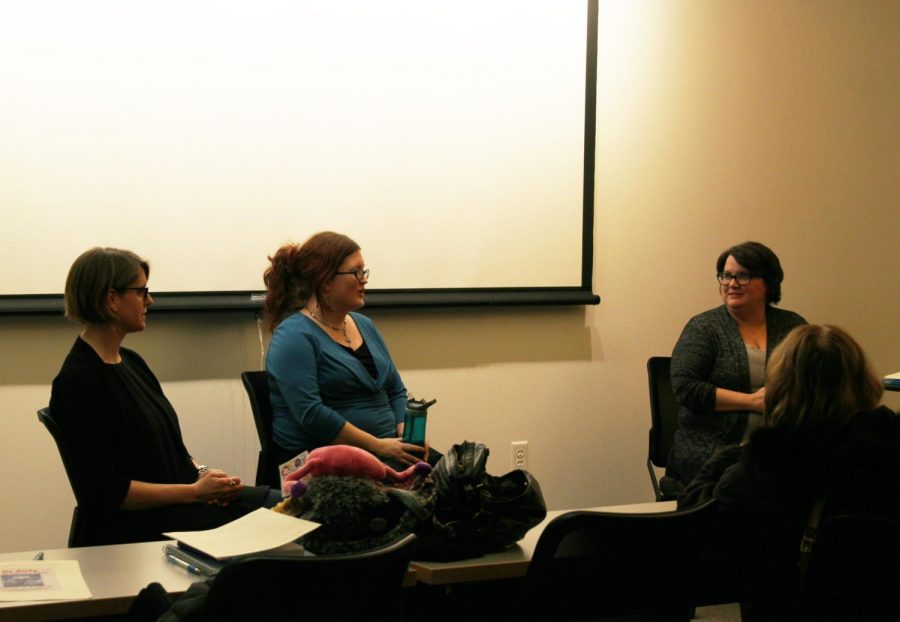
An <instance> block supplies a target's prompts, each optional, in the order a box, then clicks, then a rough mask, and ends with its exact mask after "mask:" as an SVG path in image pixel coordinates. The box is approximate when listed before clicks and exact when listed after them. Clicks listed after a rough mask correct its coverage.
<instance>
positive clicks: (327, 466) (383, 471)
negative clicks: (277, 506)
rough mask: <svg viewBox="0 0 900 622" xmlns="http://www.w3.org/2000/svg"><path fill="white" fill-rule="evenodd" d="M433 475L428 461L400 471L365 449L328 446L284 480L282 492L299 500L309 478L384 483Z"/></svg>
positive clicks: (317, 451) (315, 450) (314, 451)
mask: <svg viewBox="0 0 900 622" xmlns="http://www.w3.org/2000/svg"><path fill="white" fill-rule="evenodd" d="M430 472H431V465H430V464H428V463H427V462H417V463H416V464H414V465H412V466H411V467H409V468H408V469H406V470H405V471H401V472H399V473H398V472H397V471H395V470H394V469H392V468H391V467H389V466H387V465H386V464H384V463H383V462H382V461H381V460H379V459H378V458H376V457H375V456H373V455H372V454H370V453H369V452H368V451H366V450H365V449H360V448H359V447H353V446H352V445H327V446H325V447H319V448H317V449H313V450H312V451H311V452H309V456H307V458H306V462H305V463H304V464H303V466H302V467H300V468H299V469H298V470H296V471H294V472H293V473H291V474H290V475H288V476H287V477H285V478H284V485H283V486H282V491H283V492H284V494H285V496H292V497H299V496H301V495H302V494H303V493H304V492H306V482H303V481H301V478H303V477H306V476H307V475H310V476H313V477H317V476H319V475H341V476H346V477H362V478H366V479H372V480H376V481H381V480H384V479H390V480H393V481H396V482H403V481H406V480H407V479H409V478H410V477H412V476H413V475H418V474H426V473H430Z"/></svg>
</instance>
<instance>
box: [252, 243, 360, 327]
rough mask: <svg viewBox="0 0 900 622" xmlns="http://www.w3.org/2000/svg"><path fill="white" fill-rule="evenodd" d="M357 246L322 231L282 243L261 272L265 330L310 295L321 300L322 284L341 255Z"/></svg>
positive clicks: (346, 254)
mask: <svg viewBox="0 0 900 622" xmlns="http://www.w3.org/2000/svg"><path fill="white" fill-rule="evenodd" d="M358 250H359V244H357V243H356V242H354V241H353V240H351V239H350V238H349V237H347V236H346V235H344V234H342V233H334V232H333V231H322V232H320V233H316V234H315V235H313V236H312V237H311V238H309V239H308V240H306V241H305V242H304V243H303V244H285V245H284V246H282V247H281V248H279V249H278V250H277V251H275V254H274V255H273V256H271V257H269V258H268V259H269V267H268V268H266V271H265V272H264V273H263V282H264V283H265V284H266V302H265V304H264V306H263V309H264V311H265V314H266V317H267V321H268V325H269V330H270V331H272V332H274V331H275V328H276V327H277V326H278V324H280V323H281V321H282V320H283V319H284V318H286V317H287V316H288V315H290V314H291V313H293V312H294V311H297V310H299V309H301V308H303V307H304V306H305V305H306V303H307V302H308V301H309V299H310V298H311V297H312V296H313V295H315V296H316V298H317V299H318V300H319V303H320V304H322V303H323V302H324V301H323V297H322V287H323V286H324V285H325V283H326V282H327V281H328V280H329V279H331V278H332V277H334V273H335V272H337V271H338V270H339V269H340V266H341V264H342V263H343V261H344V259H346V258H347V257H349V256H350V255H352V254H353V253H355V252H356V251H358Z"/></svg>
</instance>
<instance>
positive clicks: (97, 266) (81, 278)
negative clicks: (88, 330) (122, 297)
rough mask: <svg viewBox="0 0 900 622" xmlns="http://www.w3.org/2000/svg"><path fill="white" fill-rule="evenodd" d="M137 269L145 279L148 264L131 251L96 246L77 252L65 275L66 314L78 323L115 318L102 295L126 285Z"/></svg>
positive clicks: (103, 321)
mask: <svg viewBox="0 0 900 622" xmlns="http://www.w3.org/2000/svg"><path fill="white" fill-rule="evenodd" d="M141 269H143V270H144V275H145V276H147V277H148V278H149V277H150V264H149V263H148V262H147V260H146V259H141V258H140V257H138V256H137V255H135V254H134V253H132V252H131V251H126V250H122V249H119V248H99V247H97V248H92V249H90V250H87V251H85V252H83V253H81V255H79V256H78V259H76V260H75V262H74V263H73V264H72V267H71V268H69V275H68V277H66V293H65V307H66V317H67V318H69V319H71V320H76V321H78V322H81V323H82V324H109V323H110V322H112V321H113V320H114V319H115V317H114V316H113V315H112V314H111V313H110V311H109V309H108V308H107V307H106V295H107V294H108V293H109V290H111V289H117V288H120V287H128V285H129V284H131V282H132V281H134V280H135V279H136V278H137V276H138V272H139V271H140V270H141Z"/></svg>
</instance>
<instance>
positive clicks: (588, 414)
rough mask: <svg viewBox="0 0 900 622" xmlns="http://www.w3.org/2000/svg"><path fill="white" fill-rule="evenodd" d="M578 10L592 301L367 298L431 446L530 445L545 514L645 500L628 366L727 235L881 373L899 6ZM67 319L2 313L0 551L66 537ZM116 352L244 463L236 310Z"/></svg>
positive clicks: (248, 428) (892, 219) (662, 348)
mask: <svg viewBox="0 0 900 622" xmlns="http://www.w3.org/2000/svg"><path fill="white" fill-rule="evenodd" d="M600 19H601V26H600V39H601V41H600V62H599V85H598V96H599V101H600V103H599V105H598V139H597V141H598V146H597V177H596V179H597V196H596V199H597V209H596V227H595V236H594V239H595V290H596V291H597V292H598V293H599V294H600V295H601V296H602V297H603V302H602V304H601V305H600V306H599V307H591V308H562V309H556V308H549V309H477V310H474V309H473V310H423V311H386V310H383V311H372V313H371V315H372V316H373V317H374V319H375V320H376V322H377V323H378V325H379V327H380V328H381V330H382V332H383V333H384V335H385V337H386V339H387V341H388V343H389V344H390V346H391V349H392V352H393V354H394V358H395V360H396V363H397V365H398V367H399V368H400V370H401V372H402V373H403V376H404V379H405V381H406V383H407V385H408V387H409V389H410V391H411V392H412V393H413V394H415V395H416V396H422V397H436V398H438V400H439V401H438V404H437V405H436V406H435V407H434V408H433V410H432V413H433V416H432V417H431V418H430V420H429V437H430V438H431V440H432V442H433V444H434V445H435V446H436V447H437V448H438V449H444V448H446V447H447V446H449V445H450V444H452V443H454V442H458V441H461V440H463V439H477V440H481V441H483V442H485V443H486V444H487V445H488V446H489V447H490V448H491V450H492V456H491V459H490V461H489V463H488V467H489V470H490V471H492V472H495V473H501V472H505V471H506V470H508V469H509V468H510V455H509V454H510V450H509V445H510V442H511V441H516V440H528V441H529V447H530V459H531V470H532V471H533V472H534V473H535V475H536V476H537V477H538V479H539V480H540V482H541V484H542V487H543V489H544V492H545V496H546V498H547V501H548V504H549V505H550V506H551V507H552V508H568V507H577V506H590V505H598V504H614V503H625V502H635V501H646V500H650V499H651V489H650V485H649V482H648V481H647V474H646V471H645V468H644V461H645V457H646V443H647V441H646V435H647V426H648V422H649V415H648V412H647V389H646V374H645V367H644V366H645V362H646V359H647V357H649V356H652V355H657V354H668V353H669V352H670V351H671V348H672V345H673V343H674V341H675V340H676V338H677V337H678V334H679V332H680V330H681V328H682V326H683V325H684V323H685V322H686V321H687V319H688V318H689V317H690V316H691V315H693V314H695V313H698V312H700V311H703V310H705V309H707V308H710V307H712V306H714V305H716V304H717V303H718V298H717V294H716V285H715V281H714V277H713V271H714V266H713V262H714V260H715V257H716V256H717V255H718V253H719V252H720V251H721V250H722V249H724V248H725V247H727V246H728V245H730V244H732V243H735V242H740V241H744V240H746V239H758V240H761V241H763V242H765V243H767V244H769V245H770V246H772V248H773V249H775V251H776V252H777V253H778V254H779V255H780V257H781V259H782V262H783V265H784V267H785V271H786V273H787V278H786V280H785V283H784V299H783V302H782V306H783V307H784V308H788V309H792V310H795V311H798V312H800V313H801V314H803V315H804V316H806V317H807V319H809V320H810V321H813V322H831V323H836V324H839V325H841V326H843V327H845V328H847V329H848V330H849V331H850V332H851V333H852V334H853V335H855V336H856V337H857V338H858V339H859V340H860V341H861V343H862V344H863V346H864V347H865V348H866V350H867V351H868V352H869V354H870V355H871V358H872V361H873V363H874V365H875V367H876V371H877V372H878V373H879V374H886V373H890V372H894V371H897V370H898V369H900V331H898V329H897V309H898V302H900V298H898V293H897V292H898V288H897V286H896V277H895V276H894V274H893V273H894V272H895V271H896V269H897V267H898V266H900V251H898V226H897V220H898V205H900V173H898V172H900V147H898V145H900V123H898V122H897V114H896V110H897V108H898V102H900V3H897V2H895V1H893V0H883V1H877V0H867V1H861V2H848V1H843V0H842V1H825V0H818V1H816V2H812V1H805V0H793V1H788V2H785V1H784V0H766V1H760V0H756V1H753V2H751V1H749V0H748V1H743V2H737V1H728V0H717V1H711V0H710V1H700V0H691V1H688V0H681V1H676V2H673V1H669V0H666V1H663V0H660V1H657V2H651V1H644V2H640V1H635V0H630V1H627V2H626V1H625V0H622V1H621V2H604V1H602V0H601V15H600ZM361 241H362V243H363V244H365V240H361ZM151 259H152V258H151ZM373 286H374V287H377V286H378V283H377V282H375V283H373ZM76 330H77V329H76V327H75V326H73V325H71V324H68V323H66V322H65V321H64V320H62V319H60V318H48V317H37V318H0V434H2V439H3V441H2V446H3V452H2V454H0V481H2V491H0V492H2V499H3V501H2V503H3V517H2V519H0V521H2V523H0V526H2V528H0V550H2V551H14V550H28V549H36V548H50V547H57V546H63V545H64V543H65V537H66V530H67V527H68V521H69V516H70V511H71V507H72V505H73V498H72V496H71V492H70V490H69V487H68V482H67V480H66V478H65V474H64V472H63V470H62V466H61V463H60V461H59V457H58V454H57V453H56V450H55V447H54V445H53V443H52V440H51V439H50V437H49V435H48V434H47V433H46V431H44V430H43V428H42V426H40V424H39V423H38V422H37V419H36V417H35V409H36V408H37V407H39V406H42V405H44V404H46V403H47V400H48V399H49V380H50V379H51V378H52V376H53V374H54V373H55V372H56V370H57V368H58V366H59V364H60V362H61V360H62V358H63V356H64V354H65V352H66V350H67V349H68V347H69V345H70V343H71V340H72V339H73V338H74V336H75V334H76ZM126 345H128V346H131V347H134V348H136V349H137V350H138V351H140V352H141V353H142V354H143V355H144V356H145V358H147V360H148V361H149V363H150V365H151V367H152V368H153V369H154V370H156V372H157V373H158V375H159V376H160V378H161V380H162V381H163V383H164V386H165V389H166V391H167V393H168V395H169V397H170V398H171V399H172V401H173V402H174V403H175V405H176V408H177V409H178V411H179V415H180V417H181V421H182V426H183V428H184V432H185V436H186V440H187V443H188V446H189V447H190V448H191V450H192V451H193V453H195V454H196V455H197V456H199V457H200V458H202V459H203V460H204V461H205V462H207V463H209V464H211V465H216V466H222V467H225V468H226V469H230V470H233V471H235V472H237V473H238V474H240V475H242V476H243V477H245V478H248V479H249V478H252V476H253V470H254V467H255V452H256V450H257V446H256V440H255V436H254V431H253V426H252V421H251V417H250V413H249V406H248V405H247V404H246V400H245V398H244V395H243V390H242V388H241V386H240V383H239V381H238V380H237V375H238V373H239V372H240V371H241V370H243V369H254V368H257V367H258V366H259V357H260V346H259V341H258V335H257V326H256V322H255V320H254V318H253V316H252V314H240V313H235V314H229V313H226V314H203V315H185V316H178V315H157V316H152V317H151V321H150V329H149V330H148V331H147V332H145V333H143V334H140V335H134V336H132V337H129V339H128V341H127V342H126ZM885 401H886V403H888V404H889V405H891V406H892V407H893V408H895V409H897V408H898V407H900V394H891V395H889V396H888V397H887V398H886V400H885Z"/></svg>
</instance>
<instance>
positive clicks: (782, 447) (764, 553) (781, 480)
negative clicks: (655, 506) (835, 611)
mask: <svg viewBox="0 0 900 622" xmlns="http://www.w3.org/2000/svg"><path fill="white" fill-rule="evenodd" d="M710 496H712V497H715V498H716V499H717V500H718V502H719V507H720V510H721V515H722V519H723V522H724V523H725V524H724V527H725V529H724V532H725V533H726V534H727V536H726V538H727V541H726V546H728V547H730V550H729V551H727V552H726V553H724V554H723V558H724V559H730V560H732V561H733V562H734V563H735V564H740V566H741V568H740V576H741V577H742V578H743V581H744V584H745V588H746V593H747V594H748V599H749V600H754V599H756V598H760V599H763V600H767V601H780V602H782V603H785V602H788V601H790V600H791V599H792V598H793V597H794V595H795V594H796V589H797V581H798V566H797V562H798V559H799V544H800V539H801V536H802V534H803V530H804V528H805V526H806V524H807V522H808V520H809V515H810V510H811V507H812V505H813V502H814V501H815V500H816V499H817V498H819V497H823V496H824V498H825V511H824V514H823V520H825V517H828V516H836V515H841V514H854V515H864V516H883V517H892V518H898V519H900V417H898V416H897V415H896V414H895V413H894V412H892V411H891V410H890V409H888V408H886V407H883V406H882V407H879V408H877V409H875V410H874V411H872V412H867V413H861V414H859V415H857V416H856V417H854V418H853V419H852V420H851V421H850V422H849V423H848V424H847V425H846V426H845V427H844V428H842V429H841V430H839V431H837V432H835V433H832V434H823V435H815V434H810V433H808V432H805V433H797V432H795V431H794V430H791V429H788V428H780V427H771V428H761V429H759V430H757V431H756V432H754V434H753V435H752V437H751V438H750V441H749V442H748V443H747V444H746V445H745V446H742V447H740V446H732V447H728V448H726V449H723V450H721V451H720V452H718V453H717V454H716V455H715V456H713V458H711V459H710V460H709V461H708V462H707V463H706V465H704V467H703V469H702V470H701V471H700V473H699V474H698V475H697V477H696V478H695V479H694V481H693V482H691V484H690V485H689V486H688V487H687V489H686V490H685V492H684V494H683V495H682V497H681V498H680V499H679V501H678V506H679V509H682V508H688V507H694V506H695V505H698V504H700V503H702V502H703V501H705V500H706V499H708V498H709V497H710Z"/></svg>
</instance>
